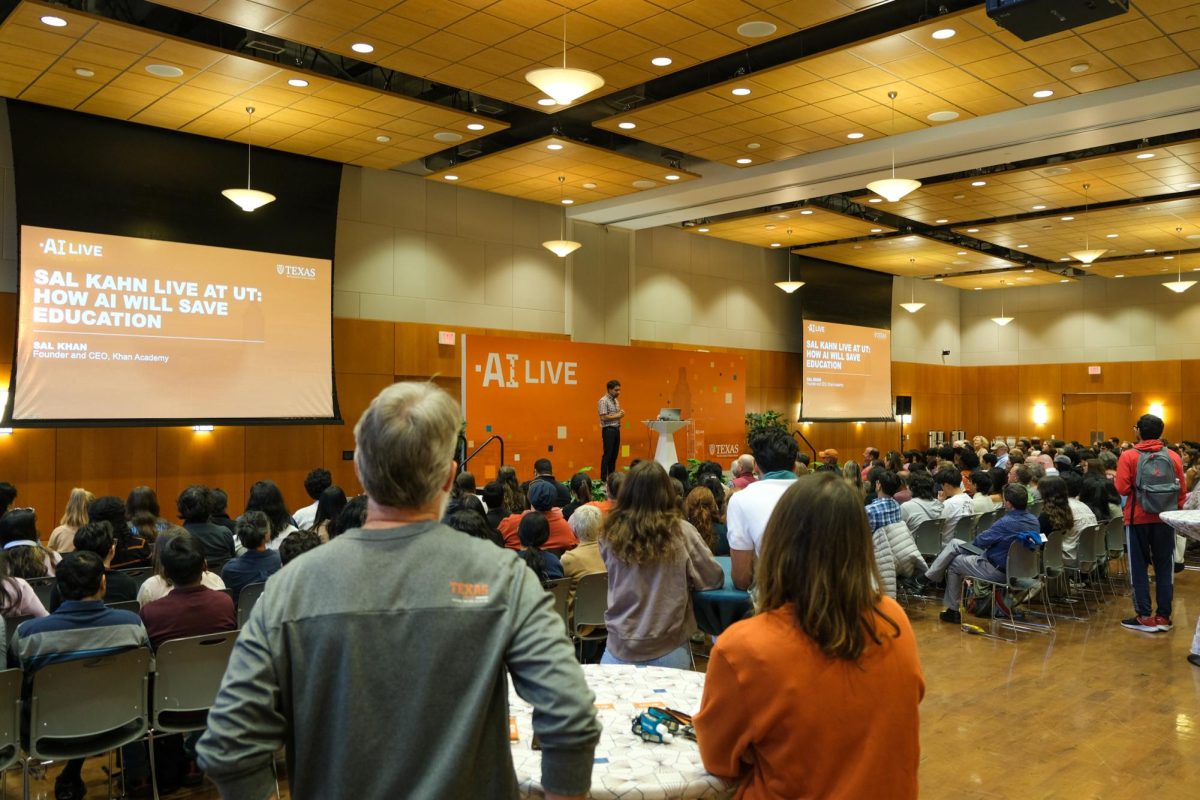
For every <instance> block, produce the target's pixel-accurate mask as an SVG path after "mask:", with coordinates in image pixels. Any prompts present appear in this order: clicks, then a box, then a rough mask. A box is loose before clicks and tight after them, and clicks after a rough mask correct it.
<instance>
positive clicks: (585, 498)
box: [562, 472, 592, 521]
mask: <svg viewBox="0 0 1200 800" xmlns="http://www.w3.org/2000/svg"><path fill="white" fill-rule="evenodd" d="M570 490H571V502H569V503H567V504H566V505H565V506H563V510H562V512H563V519H565V520H568V521H569V520H570V519H571V515H572V514H574V513H575V509H577V508H579V507H580V506H583V505H587V504H588V503H590V502H592V479H591V477H589V476H588V474H587V473H586V472H576V473H575V474H574V475H572V476H571V482H570Z"/></svg>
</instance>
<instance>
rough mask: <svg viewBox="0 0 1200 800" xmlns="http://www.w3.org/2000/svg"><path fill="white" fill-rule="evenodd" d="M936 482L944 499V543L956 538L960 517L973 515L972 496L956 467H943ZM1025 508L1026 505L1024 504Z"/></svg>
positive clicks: (935, 477)
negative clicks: (966, 489)
mask: <svg viewBox="0 0 1200 800" xmlns="http://www.w3.org/2000/svg"><path fill="white" fill-rule="evenodd" d="M933 480H934V483H935V484H937V485H939V486H940V487H941V500H942V519H943V520H944V523H943V525H942V544H943V545H946V544H948V543H949V542H950V540H951V539H953V538H954V529H955V528H956V527H957V526H958V520H959V518H960V517H964V516H970V515H971V497H970V495H968V494H967V493H966V492H964V491H963V490H962V485H961V483H962V474H961V473H960V472H959V471H958V470H957V469H955V468H954V467H943V468H942V469H939V470H938V471H937V474H936V475H934V476H933ZM1022 508H1024V506H1022Z"/></svg>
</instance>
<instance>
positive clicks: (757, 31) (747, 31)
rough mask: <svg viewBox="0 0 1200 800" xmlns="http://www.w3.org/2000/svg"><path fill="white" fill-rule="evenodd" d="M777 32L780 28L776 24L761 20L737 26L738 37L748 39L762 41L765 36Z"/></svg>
mask: <svg viewBox="0 0 1200 800" xmlns="http://www.w3.org/2000/svg"><path fill="white" fill-rule="evenodd" d="M777 30H779V27H778V26H777V25H776V24H775V23H774V22H767V21H766V20H761V19H756V20H751V21H750V22H743V23H742V24H741V25H738V26H737V32H738V36H745V37H746V38H747V39H761V38H763V37H764V36H770V35H771V34H773V33H775V31H777Z"/></svg>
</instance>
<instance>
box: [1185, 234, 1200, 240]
mask: <svg viewBox="0 0 1200 800" xmlns="http://www.w3.org/2000/svg"><path fill="white" fill-rule="evenodd" d="M1184 238H1185V239H1189V240H1191V241H1195V240H1196V239H1200V233H1189V234H1188V235H1187V236H1185V237H1184Z"/></svg>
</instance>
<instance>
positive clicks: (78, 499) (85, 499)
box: [46, 488, 96, 555]
mask: <svg viewBox="0 0 1200 800" xmlns="http://www.w3.org/2000/svg"><path fill="white" fill-rule="evenodd" d="M95 499H96V497H95V495H93V494H92V493H91V492H89V491H88V490H87V489H79V488H75V489H72V490H71V496H70V497H68V498H67V508H66V510H65V511H64V512H63V515H62V519H60V520H59V521H58V527H57V528H55V529H54V530H53V531H51V532H50V541H49V542H48V543H47V545H46V546H47V547H49V548H50V549H51V550H53V551H54V552H56V553H58V554H59V555H66V554H67V553H69V552H71V551H72V550H74V549H75V531H77V530H79V529H80V528H82V527H83V526H84V525H87V524H88V513H87V510H88V504H89V503H91V502H92V501H93V500H95Z"/></svg>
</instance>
